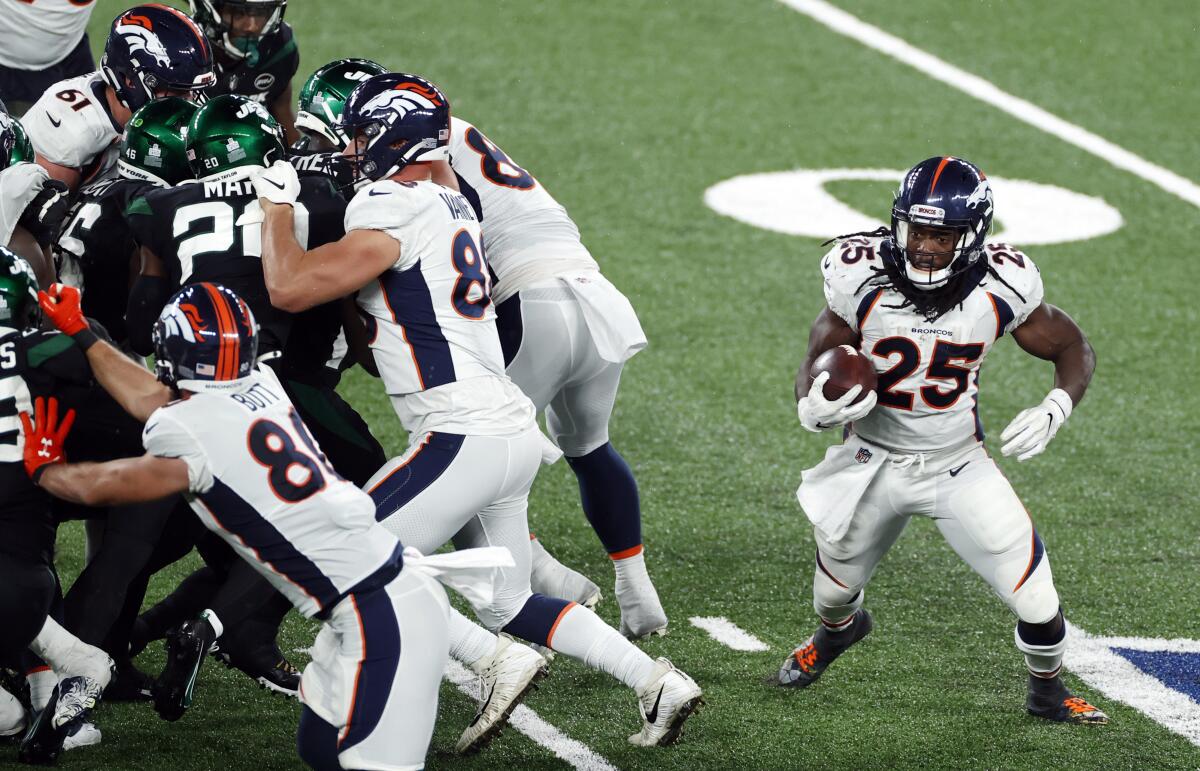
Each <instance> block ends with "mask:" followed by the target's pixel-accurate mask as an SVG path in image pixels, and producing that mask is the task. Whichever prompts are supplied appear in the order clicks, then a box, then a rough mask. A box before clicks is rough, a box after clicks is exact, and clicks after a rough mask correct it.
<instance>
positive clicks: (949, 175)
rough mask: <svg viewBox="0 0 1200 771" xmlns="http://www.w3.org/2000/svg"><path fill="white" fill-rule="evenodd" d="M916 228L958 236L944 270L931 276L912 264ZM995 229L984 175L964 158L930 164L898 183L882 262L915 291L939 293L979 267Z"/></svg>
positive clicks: (928, 161) (932, 160) (922, 164)
mask: <svg viewBox="0 0 1200 771" xmlns="http://www.w3.org/2000/svg"><path fill="white" fill-rule="evenodd" d="M912 225H924V226H928V227H936V228H946V229H952V230H955V231H957V238H956V241H955V244H954V257H953V259H952V260H951V261H950V263H949V264H948V265H947V266H946V267H944V268H941V269H939V270H928V269H925V268H918V267H917V266H916V265H914V264H913V259H912V258H913V255H910V254H909V253H908V234H909V228H910V226H912ZM991 227H992V188H991V186H990V185H988V181H987V177H985V176H984V174H983V172H982V171H980V170H979V169H978V168H976V167H975V166H974V165H973V164H971V163H968V162H967V161H964V160H963V159H961V158H953V157H950V156H939V157H936V158H929V159H926V160H924V161H921V162H920V163H918V164H917V165H916V166H913V167H912V168H911V169H910V170H909V171H908V173H907V174H905V175H904V179H903V180H902V181H901V182H900V189H899V190H897V191H896V197H895V198H894V199H893V200H892V249H890V250H883V252H882V254H881V257H882V258H883V259H885V260H888V261H890V262H892V263H893V267H895V268H896V269H897V271H896V272H897V273H899V274H900V275H901V276H902V277H903V278H905V279H907V281H908V282H909V283H910V284H911V285H912V286H913V287H915V288H917V289H922V290H932V289H938V288H940V287H944V286H946V284H947V283H948V282H949V281H951V280H952V279H953V278H955V277H956V276H959V275H961V274H963V273H965V272H966V271H968V270H970V269H971V267H972V266H974V265H975V264H976V263H977V262H978V261H979V258H980V256H981V255H982V254H983V245H984V242H985V240H986V239H987V234H988V231H989V230H990V229H991ZM897 262H899V263H902V264H896V263H897Z"/></svg>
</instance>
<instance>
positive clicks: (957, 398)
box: [821, 238, 1043, 452]
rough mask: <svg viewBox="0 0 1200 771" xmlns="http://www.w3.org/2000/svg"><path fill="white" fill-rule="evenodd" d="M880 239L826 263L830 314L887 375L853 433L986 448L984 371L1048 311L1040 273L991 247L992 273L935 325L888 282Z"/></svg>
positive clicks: (928, 445)
mask: <svg viewBox="0 0 1200 771" xmlns="http://www.w3.org/2000/svg"><path fill="white" fill-rule="evenodd" d="M882 241H883V239H879V238H871V239H868V238H850V239H845V240H843V241H842V242H841V243H839V244H837V245H835V246H834V247H833V248H832V249H831V250H830V251H829V252H828V253H827V254H826V255H825V257H824V258H822V261H821V272H822V274H823V277H824V279H825V299H826V301H827V302H828V304H829V308H830V309H831V310H832V311H833V312H834V313H836V314H837V315H838V316H840V317H841V318H842V319H843V320H844V321H845V322H846V323H847V324H849V325H850V328H851V329H853V330H855V331H856V332H858V333H859V334H860V335H861V336H862V342H861V343H860V350H861V352H862V353H863V354H864V355H865V356H867V357H868V358H869V359H870V360H871V362H872V364H874V366H875V372H876V373H877V374H878V376H879V387H878V396H879V402H878V405H877V406H876V407H875V409H873V410H871V413H870V414H869V415H867V416H866V417H865V418H863V419H861V420H858V421H855V423H854V425H853V429H854V432H855V433H856V434H858V435H859V436H861V437H863V438H864V439H866V440H868V441H871V442H875V443H877V444H880V445H882V446H884V447H887V448H889V449H893V450H900V451H908V452H931V451H934V450H940V449H945V448H948V447H954V446H957V445H960V444H962V443H963V442H965V441H968V440H969V439H970V438H971V437H974V438H975V439H977V440H979V441H983V425H982V423H981V422H980V420H979V407H978V404H979V370H980V367H981V366H982V364H983V360H984V358H986V357H987V354H988V352H989V351H990V350H991V348H992V346H993V345H994V344H995V343H996V341H998V340H999V339H1000V338H1001V337H1002V336H1003V335H1004V334H1005V333H1011V332H1012V331H1013V330H1014V329H1016V328H1017V327H1018V326H1020V325H1021V324H1022V323H1023V322H1024V321H1025V319H1027V318H1028V317H1029V314H1030V313H1032V312H1033V310H1034V309H1035V308H1037V307H1038V305H1040V304H1041V302H1042V295H1043V289H1042V279H1041V273H1040V272H1039V271H1038V269H1037V266H1036V265H1034V264H1033V261H1032V260H1030V259H1029V257H1027V256H1026V255H1024V254H1022V253H1021V252H1019V251H1017V250H1016V249H1014V248H1012V247H1011V246H1008V245H1007V244H988V245H987V246H986V247H985V249H984V254H983V257H982V258H981V260H987V262H988V266H989V267H990V268H992V270H993V271H994V272H988V273H987V274H985V275H984V276H983V278H982V279H981V280H979V282H978V284H977V285H976V286H974V287H973V288H972V289H970V291H969V292H967V294H966V296H965V297H964V298H963V300H962V302H961V303H960V304H959V305H956V306H954V308H952V309H951V310H950V311H948V312H946V313H945V314H943V315H941V316H939V317H938V318H937V319H936V320H934V321H928V320H927V319H926V318H925V316H924V315H923V314H921V313H919V312H918V311H916V310H914V309H913V308H912V306H905V301H904V296H903V295H902V294H901V293H900V292H899V291H897V290H896V289H895V288H893V287H892V286H891V285H890V284H889V283H886V281H887V280H886V278H885V277H884V276H883V274H882V273H881V272H880V271H881V269H882V267H883V265H882V260H881V258H880V256H879V247H880V244H881V243H882ZM1001 279H1002V280H1001Z"/></svg>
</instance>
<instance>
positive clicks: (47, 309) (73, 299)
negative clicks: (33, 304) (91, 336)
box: [38, 284, 88, 337]
mask: <svg viewBox="0 0 1200 771" xmlns="http://www.w3.org/2000/svg"><path fill="white" fill-rule="evenodd" d="M82 300H83V295H82V294H80V292H79V289H78V288H76V287H73V286H68V285H67V284H51V285H50V288H49V289H47V290H46V291H43V292H38V305H39V306H41V308H42V313H43V314H45V316H46V318H48V319H50V323H51V324H53V325H54V327H55V329H57V330H58V331H60V332H63V333H65V334H68V335H70V336H72V337H74V336H75V335H77V334H79V333H80V332H82V331H83V330H85V329H87V328H88V323H87V319H85V318H84V317H83V307H82V305H81V304H80V303H81V302H82Z"/></svg>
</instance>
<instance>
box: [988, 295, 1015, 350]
mask: <svg viewBox="0 0 1200 771" xmlns="http://www.w3.org/2000/svg"><path fill="white" fill-rule="evenodd" d="M987 296H988V297H990V298H991V300H992V307H993V308H995V309H996V339H997V340H999V339H1000V338H1001V337H1002V336H1003V335H1004V330H1005V328H1006V327H1008V325H1009V324H1011V323H1012V320H1013V318H1014V317H1015V316H1016V314H1014V313H1013V309H1012V306H1011V305H1009V304H1008V303H1007V302H1005V300H1004V298H1003V297H997V296H996V295H994V294H992V293H991V292H988V293H987Z"/></svg>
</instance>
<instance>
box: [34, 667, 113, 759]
mask: <svg viewBox="0 0 1200 771" xmlns="http://www.w3.org/2000/svg"><path fill="white" fill-rule="evenodd" d="M102 690H103V689H102V688H101V687H100V683H98V682H96V681H95V680H93V679H91V678H90V677H80V676H76V677H67V678H64V679H63V680H62V681H61V682H59V684H58V685H56V686H54V690H53V691H51V692H50V700H49V701H48V702H46V707H45V709H43V710H42V711H41V712H40V713H38V715H37V717H36V718H34V721H33V724H32V725H30V726H29V731H28V732H27V733H26V734H25V738H24V739H23V740H22V741H21V748H20V750H19V751H18V753H17V758H18V759H19V760H20V761H21V762H22V763H30V764H34V765H50V764H53V763H54V762H55V761H56V760H58V756H59V755H60V754H61V753H62V751H63V742H64V741H65V740H66V738H67V735H68V734H69V733H70V732H71V728H72V726H74V725H75V724H76V723H77V721H78V720H79V719H80V718H82V717H83V716H85V715H86V714H87V712H88V710H90V709H92V708H93V707H95V706H96V702H97V701H98V700H99V699H100V693H101V691H102Z"/></svg>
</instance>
